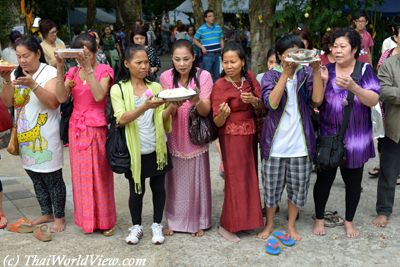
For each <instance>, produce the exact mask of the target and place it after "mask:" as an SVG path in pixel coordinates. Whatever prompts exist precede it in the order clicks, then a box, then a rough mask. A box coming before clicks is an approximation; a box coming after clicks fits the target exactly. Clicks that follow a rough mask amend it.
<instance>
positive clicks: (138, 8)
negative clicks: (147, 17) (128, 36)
mask: <svg viewBox="0 0 400 267" xmlns="http://www.w3.org/2000/svg"><path fill="white" fill-rule="evenodd" d="M119 4H120V6H119V7H120V11H121V16H122V19H123V21H124V24H125V29H127V30H128V31H132V30H134V27H135V21H136V20H137V19H139V18H140V17H141V14H142V1H141V0H121V1H119Z"/></svg>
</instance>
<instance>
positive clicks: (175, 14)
mask: <svg viewBox="0 0 400 267" xmlns="http://www.w3.org/2000/svg"><path fill="white" fill-rule="evenodd" d="M168 16H169V19H170V21H171V22H173V23H175V22H176V21H178V20H180V21H182V23H183V24H185V25H190V17H189V16H188V15H186V14H185V13H183V12H182V11H177V10H172V11H169V12H168ZM192 23H193V19H192Z"/></svg>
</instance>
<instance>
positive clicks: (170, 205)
mask: <svg viewBox="0 0 400 267" xmlns="http://www.w3.org/2000/svg"><path fill="white" fill-rule="evenodd" d="M172 164H173V165H174V168H173V169H172V170H171V171H169V172H168V173H167V177H166V179H165V191H166V201H165V217H166V219H167V223H168V228H169V229H171V230H173V231H177V232H185V233H196V232H197V231H199V230H200V229H202V230H204V229H208V228H210V227H211V182H210V161H209V157H208V152H206V153H203V154H200V155H198V156H196V157H194V158H191V159H183V158H179V157H175V156H172Z"/></svg>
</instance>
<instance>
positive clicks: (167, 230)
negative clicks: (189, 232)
mask: <svg viewBox="0 0 400 267" xmlns="http://www.w3.org/2000/svg"><path fill="white" fill-rule="evenodd" d="M173 234H174V231H172V230H171V229H169V228H168V227H166V228H165V229H164V235H165V236H172V235H173Z"/></svg>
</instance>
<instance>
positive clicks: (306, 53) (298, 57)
mask: <svg viewBox="0 0 400 267" xmlns="http://www.w3.org/2000/svg"><path fill="white" fill-rule="evenodd" d="M285 60H286V61H288V62H294V63H298V64H308V63H311V62H314V61H320V60H321V59H320V57H319V51H318V50H316V49H313V50H309V49H302V48H299V49H295V50H292V51H290V52H289V54H288V57H287V58H286V59H285Z"/></svg>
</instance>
